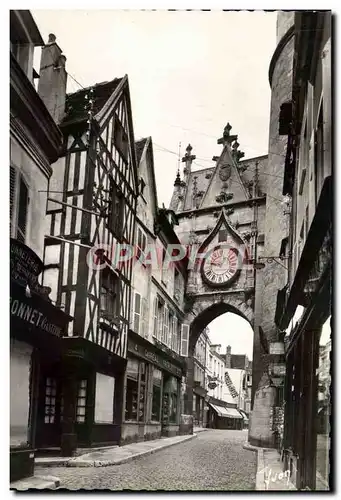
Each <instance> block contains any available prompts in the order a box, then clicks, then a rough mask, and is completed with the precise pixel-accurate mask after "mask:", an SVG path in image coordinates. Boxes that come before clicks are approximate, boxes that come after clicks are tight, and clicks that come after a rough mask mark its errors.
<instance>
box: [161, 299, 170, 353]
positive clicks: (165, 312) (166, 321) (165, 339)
mask: <svg viewBox="0 0 341 500" xmlns="http://www.w3.org/2000/svg"><path fill="white" fill-rule="evenodd" d="M163 317H164V321H163V336H162V342H163V343H164V344H166V345H167V342H168V328H169V313H168V307H167V306H165V307H164V309H163Z"/></svg>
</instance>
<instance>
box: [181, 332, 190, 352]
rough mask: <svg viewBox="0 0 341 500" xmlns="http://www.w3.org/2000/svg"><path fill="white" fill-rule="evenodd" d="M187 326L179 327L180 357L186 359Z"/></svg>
mask: <svg viewBox="0 0 341 500" xmlns="http://www.w3.org/2000/svg"><path fill="white" fill-rule="evenodd" d="M188 344H189V325H185V324H182V325H181V356H184V357H185V358H187V357H188Z"/></svg>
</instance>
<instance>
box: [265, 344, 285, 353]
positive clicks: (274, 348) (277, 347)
mask: <svg viewBox="0 0 341 500" xmlns="http://www.w3.org/2000/svg"><path fill="white" fill-rule="evenodd" d="M269 353H270V354H285V351H284V342H271V343H270V345H269Z"/></svg>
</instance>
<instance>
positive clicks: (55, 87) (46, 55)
mask: <svg viewBox="0 0 341 500" xmlns="http://www.w3.org/2000/svg"><path fill="white" fill-rule="evenodd" d="M65 61H66V57H65V56H64V55H62V51H61V49H60V47H59V46H58V45H57V43H56V37H55V35H53V34H50V35H49V41H48V42H47V44H46V45H45V46H44V47H43V48H42V51H41V59H40V71H39V84H38V94H39V96H40V97H41V99H42V101H43V102H44V104H45V106H46V107H47V109H48V111H49V112H50V115H51V116H52V118H53V119H54V121H55V122H56V123H57V125H59V124H60V122H61V121H62V119H63V117H64V113H65V97H66V79H67V73H66V70H65Z"/></svg>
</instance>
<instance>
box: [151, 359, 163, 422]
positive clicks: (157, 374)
mask: <svg viewBox="0 0 341 500" xmlns="http://www.w3.org/2000/svg"><path fill="white" fill-rule="evenodd" d="M161 383H162V372H161V371H160V370H157V369H156V368H153V400H152V420H153V421H155V422H160V419H161Z"/></svg>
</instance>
